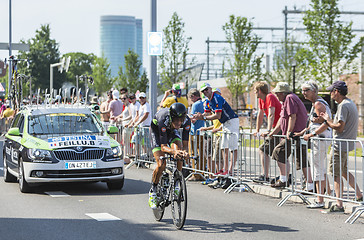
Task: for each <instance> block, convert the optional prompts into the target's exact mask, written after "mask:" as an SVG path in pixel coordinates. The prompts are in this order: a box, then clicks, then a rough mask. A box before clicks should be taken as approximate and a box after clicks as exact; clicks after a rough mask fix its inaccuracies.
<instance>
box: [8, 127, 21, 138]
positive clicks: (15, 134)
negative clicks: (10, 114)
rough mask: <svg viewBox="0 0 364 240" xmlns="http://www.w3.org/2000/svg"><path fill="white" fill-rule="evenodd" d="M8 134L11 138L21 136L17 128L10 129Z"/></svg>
mask: <svg viewBox="0 0 364 240" xmlns="http://www.w3.org/2000/svg"><path fill="white" fill-rule="evenodd" d="M8 134H9V135H12V136H22V134H21V133H20V132H19V128H17V127H13V128H10V129H9V131H8Z"/></svg>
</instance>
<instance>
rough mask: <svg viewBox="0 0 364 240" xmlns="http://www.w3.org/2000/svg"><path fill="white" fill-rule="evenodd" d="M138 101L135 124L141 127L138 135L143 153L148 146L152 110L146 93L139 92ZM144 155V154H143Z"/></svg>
mask: <svg viewBox="0 0 364 240" xmlns="http://www.w3.org/2000/svg"><path fill="white" fill-rule="evenodd" d="M139 101H140V105H141V106H140V109H139V118H138V120H137V122H136V123H135V126H140V127H142V129H141V136H140V137H138V138H139V139H141V144H142V147H143V151H144V153H145V154H148V152H147V149H148V148H147V146H149V145H150V144H149V143H150V142H149V127H150V124H151V122H152V110H151V108H150V105H149V103H148V102H147V95H146V94H145V93H144V92H141V93H140V94H139ZM144 156H146V155H144Z"/></svg>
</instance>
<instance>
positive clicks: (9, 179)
mask: <svg viewBox="0 0 364 240" xmlns="http://www.w3.org/2000/svg"><path fill="white" fill-rule="evenodd" d="M3 160H4V165H3V166H4V175H3V177H4V182H16V177H15V176H13V175H12V174H11V173H9V170H8V162H7V158H6V154H5V153H4V154H3Z"/></svg>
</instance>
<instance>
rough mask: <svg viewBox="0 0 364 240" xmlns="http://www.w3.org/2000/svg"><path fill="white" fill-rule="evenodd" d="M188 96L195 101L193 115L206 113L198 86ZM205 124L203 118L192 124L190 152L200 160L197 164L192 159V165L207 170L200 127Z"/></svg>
mask: <svg viewBox="0 0 364 240" xmlns="http://www.w3.org/2000/svg"><path fill="white" fill-rule="evenodd" d="M188 98H189V99H191V101H192V102H193V104H192V107H191V112H190V114H191V115H194V114H196V113H198V112H199V113H204V105H203V101H202V99H201V95H200V92H199V91H198V90H197V89H196V88H192V89H191V90H190V91H189V92H188ZM204 126H205V122H204V121H202V120H197V121H196V122H194V123H192V124H191V131H190V135H191V137H190V153H191V155H193V156H198V160H197V162H196V164H195V161H192V167H193V168H194V169H198V170H203V171H204V170H205V169H204V167H205V166H206V163H205V162H204V157H203V139H202V138H203V136H202V135H200V130H199V129H200V128H201V127H204ZM190 179H191V180H202V179H203V178H202V177H201V176H200V175H194V176H193V178H190Z"/></svg>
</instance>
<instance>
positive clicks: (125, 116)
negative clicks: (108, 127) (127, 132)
mask: <svg viewBox="0 0 364 240" xmlns="http://www.w3.org/2000/svg"><path fill="white" fill-rule="evenodd" d="M120 100H121V102H122V103H123V111H122V112H121V114H120V115H119V116H117V117H116V119H117V120H118V122H120V123H121V126H123V128H125V126H126V125H127V124H128V123H129V121H130V119H131V118H132V116H131V113H130V108H129V105H130V102H129V96H128V94H125V93H124V94H123V95H121V98H120Z"/></svg>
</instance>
